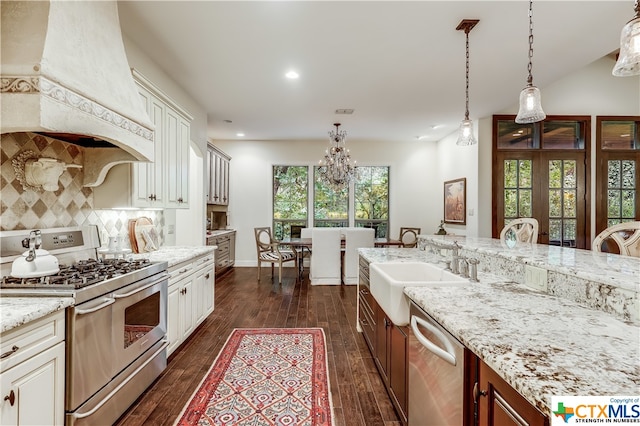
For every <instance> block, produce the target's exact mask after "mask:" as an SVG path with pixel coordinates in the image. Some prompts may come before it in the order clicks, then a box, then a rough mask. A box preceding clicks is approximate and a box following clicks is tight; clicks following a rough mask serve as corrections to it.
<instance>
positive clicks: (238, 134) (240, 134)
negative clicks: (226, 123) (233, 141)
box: [236, 133, 244, 138]
mask: <svg viewBox="0 0 640 426" xmlns="http://www.w3.org/2000/svg"><path fill="white" fill-rule="evenodd" d="M236 136H238V137H240V138H241V137H243V136H244V133H236Z"/></svg>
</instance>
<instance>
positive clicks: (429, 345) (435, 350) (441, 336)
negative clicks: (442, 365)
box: [411, 315, 456, 366]
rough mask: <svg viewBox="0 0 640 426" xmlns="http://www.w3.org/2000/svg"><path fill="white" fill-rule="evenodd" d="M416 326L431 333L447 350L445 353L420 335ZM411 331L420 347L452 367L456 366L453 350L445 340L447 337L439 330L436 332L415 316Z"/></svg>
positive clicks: (413, 316)
mask: <svg viewBox="0 0 640 426" xmlns="http://www.w3.org/2000/svg"><path fill="white" fill-rule="evenodd" d="M418 324H419V325H421V326H422V327H424V328H426V329H427V330H429V331H430V332H432V333H433V334H434V335H435V336H436V337H437V338H438V340H439V341H440V342H442V344H443V345H444V346H445V348H446V349H447V350H446V351H445V350H444V349H442V348H440V347H438V346H437V345H436V344H435V343H433V342H432V341H431V340H429V339H427V338H426V337H425V336H424V335H423V334H422V333H420V330H418ZM411 331H413V334H414V335H415V336H416V339H418V342H420V343H421V344H422V346H424V347H425V348H426V349H427V350H428V351H430V352H433V354H435V355H437V356H438V357H440V358H442V359H443V360H445V361H447V362H448V363H449V364H451V365H453V366H455V365H456V352H455V349H454V347H453V345H452V344H451V342H450V341H449V339H447V336H445V335H444V334H443V333H442V332H441V331H440V330H438V329H437V328H436V327H434V326H433V325H431V324H429V323H428V322H427V321H425V320H424V319H422V318H419V317H417V316H415V315H412V316H411Z"/></svg>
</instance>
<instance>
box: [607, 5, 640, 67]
mask: <svg viewBox="0 0 640 426" xmlns="http://www.w3.org/2000/svg"><path fill="white" fill-rule="evenodd" d="M635 11H636V15H635V16H634V17H633V19H632V20H630V21H629V22H627V24H626V25H625V26H624V27H623V28H622V32H621V33H620V54H619V55H618V61H617V62H616V64H615V66H614V67H613V71H612V72H611V73H612V74H613V75H615V76H616V77H629V76H632V75H638V74H640V5H639V4H638V0H636V4H635Z"/></svg>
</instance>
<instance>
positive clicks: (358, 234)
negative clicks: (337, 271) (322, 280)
mask: <svg viewBox="0 0 640 426" xmlns="http://www.w3.org/2000/svg"><path fill="white" fill-rule="evenodd" d="M343 232H344V236H345V244H344V264H343V267H342V282H343V283H344V284H347V285H353V284H358V269H359V256H358V249H359V248H365V247H373V246H374V243H375V234H376V231H375V229H373V228H343Z"/></svg>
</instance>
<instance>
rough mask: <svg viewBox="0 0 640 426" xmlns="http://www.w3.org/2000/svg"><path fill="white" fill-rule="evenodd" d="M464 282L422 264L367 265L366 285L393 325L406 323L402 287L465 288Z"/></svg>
mask: <svg viewBox="0 0 640 426" xmlns="http://www.w3.org/2000/svg"><path fill="white" fill-rule="evenodd" d="M469 284H470V282H469V280H468V279H466V278H463V277H460V276H458V275H455V274H454V273H452V272H449V271H446V270H444V269H443V268H441V267H438V266H436V265H433V264H431V263H424V262H406V263H400V262H398V263H371V264H369V285H370V287H371V294H372V295H373V297H374V298H375V299H376V302H378V305H380V307H381V308H382V310H383V311H384V312H385V313H386V314H387V316H388V317H389V319H390V320H391V321H392V322H393V323H394V324H396V325H407V324H408V323H409V300H408V298H407V297H405V296H404V288H405V287H445V286H446V287H452V286H466V285H469Z"/></svg>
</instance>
